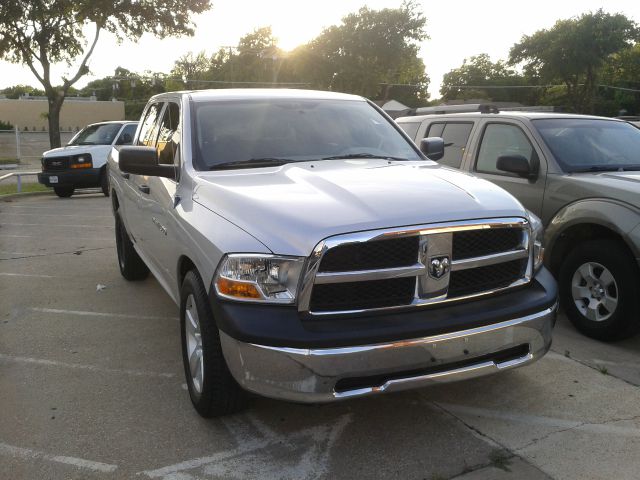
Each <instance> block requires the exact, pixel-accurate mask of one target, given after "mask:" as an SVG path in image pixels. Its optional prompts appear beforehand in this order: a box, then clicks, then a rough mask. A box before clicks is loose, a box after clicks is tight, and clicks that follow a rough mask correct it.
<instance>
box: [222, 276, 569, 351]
mask: <svg viewBox="0 0 640 480" xmlns="http://www.w3.org/2000/svg"><path fill="white" fill-rule="evenodd" d="M557 296H558V289H557V284H556V281H555V280H554V278H553V277H552V276H551V274H550V273H549V271H548V270H546V269H545V268H542V269H541V270H540V272H538V274H537V275H536V277H535V278H534V279H533V281H532V282H531V283H530V284H529V285H527V286H526V287H522V288H518V289H514V290H513V291H508V292H503V293H500V294H498V295H494V296H492V297H487V298H481V299H477V300H472V301H467V302H461V303H450V304H446V305H441V306H429V307H424V308H414V309H408V310H405V311H395V312H393V313H387V314H375V315H374V314H370V315H358V316H351V315H344V316H336V317H331V318H321V319H313V320H309V319H303V318H302V317H301V316H300V314H299V313H298V311H297V309H296V307H294V306H278V305H256V304H243V303H237V302H229V301H221V300H219V299H218V298H217V297H215V294H213V293H212V294H211V297H210V302H211V307H212V311H213V314H214V317H215V319H216V322H217V325H218V327H219V328H220V329H221V330H222V331H223V332H225V333H226V334H227V335H229V336H231V337H233V338H235V339H236V340H239V341H241V342H246V343H256V344H260V345H267V346H273V347H292V348H333V347H345V346H357V345H367V344H373V343H383V342H388V341H397V340H404V339H412V338H420V337H425V336H431V335H438V334H442V333H450V332H456V331H460V330H466V329H470V328H476V327H481V326H484V325H490V324H493V323H499V322H503V321H506V320H511V319H515V318H519V317H524V316H526V315H530V314H533V313H536V312H539V311H542V310H544V309H547V308H551V307H553V306H554V305H555V304H556V300H557Z"/></svg>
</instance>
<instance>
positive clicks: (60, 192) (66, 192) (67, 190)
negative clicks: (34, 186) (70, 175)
mask: <svg viewBox="0 0 640 480" xmlns="http://www.w3.org/2000/svg"><path fill="white" fill-rule="evenodd" d="M74 190H75V189H74V188H73V187H53V191H54V192H56V195H57V196H59V197H60V198H69V197H70V196H71V195H73V192H74Z"/></svg>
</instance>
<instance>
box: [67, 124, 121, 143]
mask: <svg viewBox="0 0 640 480" xmlns="http://www.w3.org/2000/svg"><path fill="white" fill-rule="evenodd" d="M121 127H122V124H120V123H103V124H99V125H89V126H88V127H85V128H83V129H82V130H80V131H79V132H78V134H77V135H76V136H75V137H73V138H72V139H71V141H70V142H69V143H68V145H111V144H112V143H113V140H114V139H115V138H116V135H117V134H118V132H119V131H120V128H121Z"/></svg>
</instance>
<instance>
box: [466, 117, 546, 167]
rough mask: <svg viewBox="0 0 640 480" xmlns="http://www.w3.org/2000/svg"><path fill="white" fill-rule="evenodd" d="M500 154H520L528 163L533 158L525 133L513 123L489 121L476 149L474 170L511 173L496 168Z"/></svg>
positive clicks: (531, 147)
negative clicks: (476, 157) (476, 156)
mask: <svg viewBox="0 0 640 480" xmlns="http://www.w3.org/2000/svg"><path fill="white" fill-rule="evenodd" d="M501 155H522V156H523V157H525V158H526V159H527V160H528V161H529V163H530V164H531V163H533V162H534V160H535V155H536V153H535V150H534V149H533V146H532V145H531V142H529V139H528V138H527V136H526V135H525V133H524V132H523V131H522V130H521V129H520V128H519V127H516V126H515V125H507V124H502V123H490V124H489V125H487V127H486V128H485V130H484V135H482V142H481V143H480V149H479V150H478V159H477V160H476V171H478V172H484V173H493V174H497V175H508V176H511V175H512V174H510V173H507V172H503V171H502V170H498V169H497V168H496V163H497V162H498V157H499V156H501Z"/></svg>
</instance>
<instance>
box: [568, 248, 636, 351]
mask: <svg viewBox="0 0 640 480" xmlns="http://www.w3.org/2000/svg"><path fill="white" fill-rule="evenodd" d="M559 283H560V297H561V301H562V304H563V306H564V310H565V312H566V314H567V316H568V317H569V320H570V321H571V323H573V324H574V325H575V327H576V328H577V329H578V330H580V331H581V332H582V333H583V334H585V335H587V336H588V337H592V338H595V339H598V340H604V341H611V340H619V339H622V338H627V337H630V336H631V335H633V334H634V333H636V332H637V331H638V327H640V318H639V316H638V315H639V313H640V308H639V307H640V288H639V287H638V271H637V266H636V263H635V259H634V258H632V256H631V255H630V254H628V253H627V250H626V248H625V247H624V246H623V245H620V244H619V243H618V242H615V241H612V240H591V241H587V242H584V243H581V244H579V245H577V246H576V247H575V248H574V249H573V250H572V251H571V253H569V255H568V256H567V258H566V260H565V261H564V263H563V264H562V267H561V269H560V282H559Z"/></svg>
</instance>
